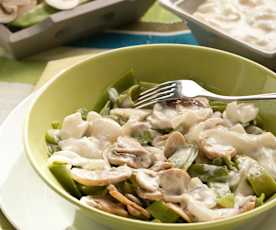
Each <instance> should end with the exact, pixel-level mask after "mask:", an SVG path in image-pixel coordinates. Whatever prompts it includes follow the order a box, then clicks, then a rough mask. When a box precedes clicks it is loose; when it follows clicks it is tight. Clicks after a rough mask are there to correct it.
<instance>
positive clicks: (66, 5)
mask: <svg viewBox="0 0 276 230" xmlns="http://www.w3.org/2000/svg"><path fill="white" fill-rule="evenodd" d="M45 2H46V3H47V4H48V5H49V6H51V7H53V8H55V9H58V10H70V9H73V8H75V7H77V6H78V5H79V4H80V0H45Z"/></svg>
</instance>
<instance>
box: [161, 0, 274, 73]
mask: <svg viewBox="0 0 276 230" xmlns="http://www.w3.org/2000/svg"><path fill="white" fill-rule="evenodd" d="M159 1H160V3H161V5H163V6H164V7H166V8H167V9H169V10H170V11H172V12H173V13H175V14H177V15H178V16H179V17H181V18H182V19H185V20H186V21H187V25H188V27H189V28H190V30H191V31H192V33H193V35H194V36H195V38H196V39H197V41H198V43H199V44H200V45H204V46H210V47H214V48H218V49H222V50H227V51H231V52H233V53H236V54H239V55H242V56H245V57H247V58H250V59H252V60H255V61H257V62H259V63H261V64H263V65H265V66H267V67H269V68H271V69H274V70H276V51H274V52H268V51H265V50H261V49H258V48H256V47H254V46H252V45H250V44H248V43H246V42H243V41H241V40H238V39H235V38H233V37H231V36H229V35H227V34H226V33H224V32H222V31H220V30H217V29H216V28H214V27H212V26H210V25H208V24H207V23H205V22H202V21H200V20H198V19H197V18H195V17H194V16H193V13H194V12H195V11H196V9H197V8H198V6H199V5H201V4H202V3H204V1H205V0H159Z"/></svg>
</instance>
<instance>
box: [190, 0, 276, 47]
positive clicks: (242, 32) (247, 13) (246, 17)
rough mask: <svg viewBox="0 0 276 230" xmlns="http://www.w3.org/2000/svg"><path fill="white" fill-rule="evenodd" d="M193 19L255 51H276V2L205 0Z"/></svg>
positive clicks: (275, 0) (273, 0)
mask: <svg viewBox="0 0 276 230" xmlns="http://www.w3.org/2000/svg"><path fill="white" fill-rule="evenodd" d="M194 16H195V17H196V18H198V19H200V20H201V21H203V22H206V23H208V24H209V25H211V26H213V27H215V28H216V29H219V30H221V31H223V32H225V33H226V34H228V35H230V36H231V37H233V38H235V39H238V40H242V41H244V42H247V43H249V44H250V45H253V46H254V47H256V48H259V49H262V50H265V51H276V0H206V1H205V2H204V3H203V4H202V5H200V6H199V7H198V9H197V10H196V11H195V13H194Z"/></svg>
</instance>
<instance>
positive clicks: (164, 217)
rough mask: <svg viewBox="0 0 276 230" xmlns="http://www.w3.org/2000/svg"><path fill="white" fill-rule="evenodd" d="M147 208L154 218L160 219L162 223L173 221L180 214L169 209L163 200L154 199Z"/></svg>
mask: <svg viewBox="0 0 276 230" xmlns="http://www.w3.org/2000/svg"><path fill="white" fill-rule="evenodd" d="M147 210H148V211H149V212H150V214H151V215H152V216H153V217H154V218H155V219H158V220H160V221H161V222H163V223H175V222H176V221H177V220H178V219H179V218H180V216H179V215H178V214H177V213H175V212H174V211H173V210H171V209H170V208H169V207H168V206H167V205H166V204H165V203H164V202H162V201H155V202H153V203H152V204H151V205H150V206H148V207H147Z"/></svg>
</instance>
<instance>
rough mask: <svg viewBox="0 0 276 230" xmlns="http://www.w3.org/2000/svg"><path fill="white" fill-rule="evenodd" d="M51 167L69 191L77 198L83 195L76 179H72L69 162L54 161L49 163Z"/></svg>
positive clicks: (58, 179)
mask: <svg viewBox="0 0 276 230" xmlns="http://www.w3.org/2000/svg"><path fill="white" fill-rule="evenodd" d="M49 169H50V171H51V172H52V173H53V175H54V176H55V177H56V179H57V181H58V182H59V183H60V184H61V185H62V186H63V187H64V189H65V190H66V191H67V192H69V193H70V194H71V195H73V196H75V197H76V198H80V197H81V192H80V191H79V189H78V187H77V185H76V183H75V181H74V180H73V179H72V177H71V174H70V169H69V168H68V165H67V164H60V163H53V164H50V165H49Z"/></svg>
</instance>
